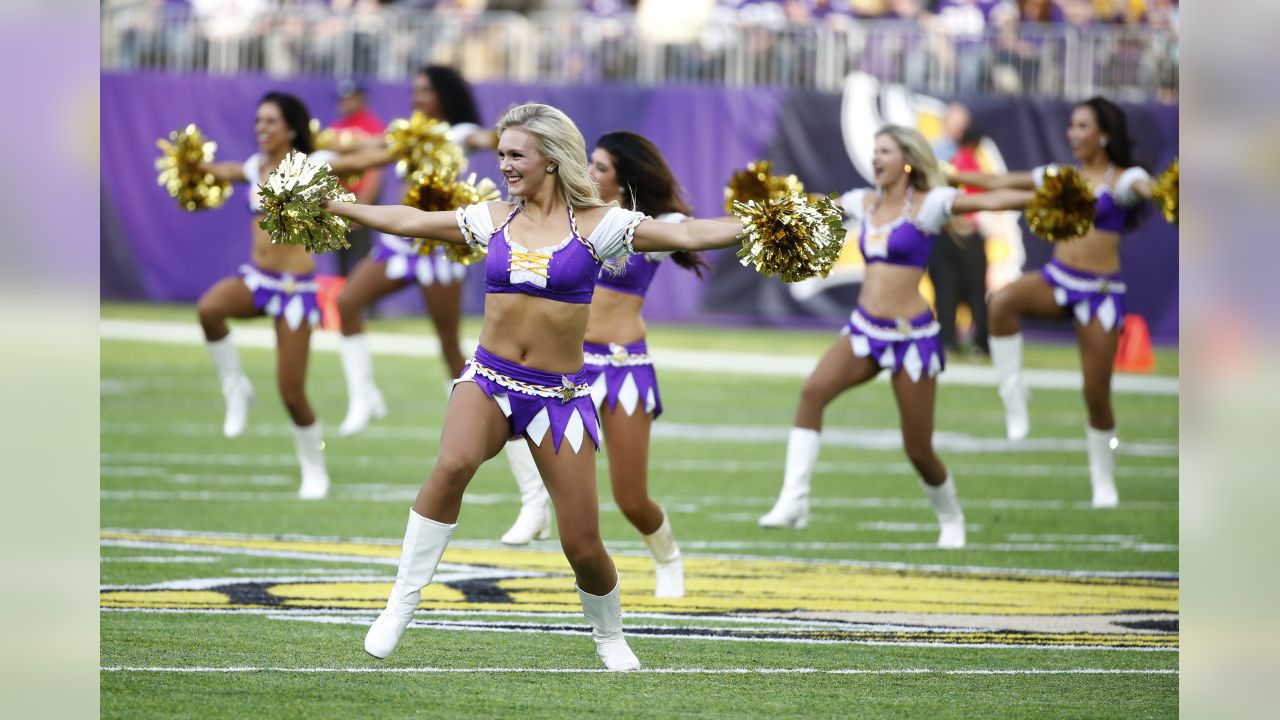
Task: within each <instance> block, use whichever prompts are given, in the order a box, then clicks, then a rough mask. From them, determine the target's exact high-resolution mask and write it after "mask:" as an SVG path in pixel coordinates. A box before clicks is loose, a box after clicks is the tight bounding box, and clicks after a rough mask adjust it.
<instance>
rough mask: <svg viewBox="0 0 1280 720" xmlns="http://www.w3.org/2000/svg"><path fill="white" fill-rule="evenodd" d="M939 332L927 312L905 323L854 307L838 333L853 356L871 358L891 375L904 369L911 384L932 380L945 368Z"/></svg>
mask: <svg viewBox="0 0 1280 720" xmlns="http://www.w3.org/2000/svg"><path fill="white" fill-rule="evenodd" d="M940 331H941V328H940V327H939V326H938V321H937V320H935V319H934V317H933V312H932V311H929V310H926V311H924V312H923V313H920V314H919V315H917V316H916V317H914V318H912V319H911V320H910V321H907V320H885V319H883V318H878V317H874V316H872V315H868V314H867V313H866V312H864V311H863V310H862V308H857V309H855V310H854V311H853V314H852V315H850V316H849V322H848V324H847V325H845V326H844V329H842V330H841V331H840V334H842V335H848V336H849V344H850V345H851V346H852V347H853V354H854V355H856V356H858V357H869V358H872V359H874V360H875V361H876V364H877V365H879V366H880V367H882V368H884V369H886V370H888V371H889V372H890V373H893V374H896V373H897V372H899V371H901V370H905V371H906V372H907V375H909V376H911V382H919V381H920V378H921V377H922V376H923V377H934V376H936V375H937V374H938V373H940V372H942V370H943V369H944V368H946V366H947V358H946V355H944V354H943V352H942V343H941V341H940V340H939V339H938V333H939V332H940Z"/></svg>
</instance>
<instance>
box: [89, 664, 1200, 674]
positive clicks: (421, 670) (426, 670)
mask: <svg viewBox="0 0 1280 720" xmlns="http://www.w3.org/2000/svg"><path fill="white" fill-rule="evenodd" d="M98 670H100V671H102V672H141V673H301V674H314V673H352V674H379V673H387V674H406V675H437V674H440V675H443V674H464V675H487V674H490V673H524V674H534V675H591V674H596V673H607V672H610V671H608V670H605V669H604V668H528V667H477V668H445V667H154V666H151V667H148V666H126V665H103V666H100V667H99V668H98ZM632 672H636V673H640V674H644V675H789V674H796V675H1177V674H1178V672H1179V671H1178V670H1176V669H1171V668H1014V669H999V670H992V669H987V668H972V669H952V670H942V669H932V668H804V667H801V668H689V667H674V668H641V669H639V670H634V671H632Z"/></svg>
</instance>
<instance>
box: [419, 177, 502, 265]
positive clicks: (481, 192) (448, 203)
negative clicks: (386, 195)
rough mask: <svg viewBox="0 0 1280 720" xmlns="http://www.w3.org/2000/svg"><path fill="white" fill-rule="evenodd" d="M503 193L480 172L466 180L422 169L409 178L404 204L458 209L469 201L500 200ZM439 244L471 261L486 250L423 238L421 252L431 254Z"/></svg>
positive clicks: (458, 257)
mask: <svg viewBox="0 0 1280 720" xmlns="http://www.w3.org/2000/svg"><path fill="white" fill-rule="evenodd" d="M499 197H501V193H499V192H498V186H497V185H494V184H493V181H491V180H489V179H487V178H486V179H484V180H481V181H479V182H478V183H477V182H476V174H475V173H471V175H470V177H468V178H467V179H466V180H460V179H457V178H455V177H454V176H453V174H452V173H447V172H441V171H439V170H436V171H427V170H419V171H418V172H416V173H414V174H413V176H412V177H410V178H409V181H408V190H406V191H405V194H404V204H405V205H409V206H410V207H416V208H418V209H419V210H426V211H427V212H434V211H438V210H455V209H457V208H460V207H466V206H467V205H475V204H476V203H482V202H488V201H490V200H497V199H498V198H499ZM437 247H443V248H444V253H445V257H447V258H449V259H450V260H452V261H454V262H456V263H461V264H463V265H470V264H472V263H474V262H476V261H478V260H480V259H482V258H484V256H485V253H484V251H482V250H477V249H475V248H472V247H470V246H469V245H459V244H457V243H446V242H440V241H439V240H426V239H424V240H421V241H419V242H418V246H417V249H418V252H419V253H421V254H422V255H430V254H431V253H432V252H433V251H434V250H435V249H436V248H437Z"/></svg>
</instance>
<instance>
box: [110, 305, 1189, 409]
mask: <svg viewBox="0 0 1280 720" xmlns="http://www.w3.org/2000/svg"><path fill="white" fill-rule="evenodd" d="M366 335H367V336H368V338H369V347H370V349H371V350H372V351H373V352H374V353H375V354H378V355H397V356H401V357H438V356H439V354H440V348H439V347H438V346H437V343H436V340H435V338H434V337H432V338H428V337H425V336H416V335H397V334H393V333H378V332H371V333H366ZM99 336H100V338H101V339H102V340H127V341H141V342H155V343H166V344H171V345H203V344H204V337H203V336H202V335H201V334H200V327H199V325H198V324H197V323H196V322H195V319H194V318H192V321H191V322H173V321H159V320H120V319H104V320H102V321H100V323H99ZM234 337H235V341H236V344H237V345H239V346H240V347H252V348H266V349H274V348H275V346H276V337H275V331H274V330H272V329H271V328H265V327H238V328H236V329H235V332H234ZM462 345H463V348H464V350H467V351H469V350H470V349H471V348H474V347H475V339H474V338H465V339H463V341H462ZM311 348H312V349H313V350H319V351H322V352H337V351H338V335H337V333H330V332H317V333H313V334H312V336H311ZM650 352H651V353H652V354H653V356H654V360H655V362H656V363H657V364H659V365H660V366H661V367H662V369H663V370H685V371H690V372H711V373H716V374H721V375H723V374H731V375H751V376H762V375H764V376H772V377H795V378H803V377H808V376H809V373H811V372H812V371H813V368H814V367H815V366H817V364H818V358H816V357H808V356H797V355H774V354H767V353H740V352H722V351H710V350H676V349H670V348H668V349H662V348H658V349H653V350H651V351H650ZM1023 376H1024V377H1025V378H1026V380H1027V383H1028V384H1029V385H1030V386H1031V387H1032V388H1039V389H1045V390H1079V389H1080V388H1081V387H1082V383H1083V379H1082V377H1081V375H1080V373H1079V372H1077V371H1070V370H1026V371H1024V373H1023ZM941 379H942V383H943V384H948V385H980V386H984V387H995V386H996V382H997V381H996V373H995V369H994V368H990V367H983V366H974V365H963V364H957V363H950V364H948V366H947V370H946V372H944V373H942V375H941ZM877 380H878V381H880V382H886V381H887V378H886V376H885V375H884V374H881V375H880V376H879V377H878V378H877ZM1111 390H1112V392H1116V393H1136V394H1143V395H1177V394H1178V380H1177V378H1170V377H1152V376H1145V375H1129V374H1124V373H1120V374H1117V375H1115V377H1114V378H1113V379H1112V381H1111Z"/></svg>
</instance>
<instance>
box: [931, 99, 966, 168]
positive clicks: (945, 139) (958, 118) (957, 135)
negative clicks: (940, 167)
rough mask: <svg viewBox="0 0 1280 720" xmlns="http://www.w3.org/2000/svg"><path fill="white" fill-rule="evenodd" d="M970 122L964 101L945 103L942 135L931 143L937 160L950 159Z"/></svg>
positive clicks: (958, 146) (953, 155)
mask: <svg viewBox="0 0 1280 720" xmlns="http://www.w3.org/2000/svg"><path fill="white" fill-rule="evenodd" d="M971 122H972V116H971V115H970V114H969V108H967V107H965V105H964V103H958V102H953V103H948V104H947V109H946V110H944V111H943V112H942V135H941V137H939V138H938V139H937V140H935V141H934V143H933V154H934V156H935V157H937V158H938V162H945V163H949V162H951V161H952V159H953V158H954V157H955V156H956V153H957V152H958V151H959V150H960V141H961V140H962V139H963V138H964V134H965V132H966V131H968V129H969V125H970V123H971Z"/></svg>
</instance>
